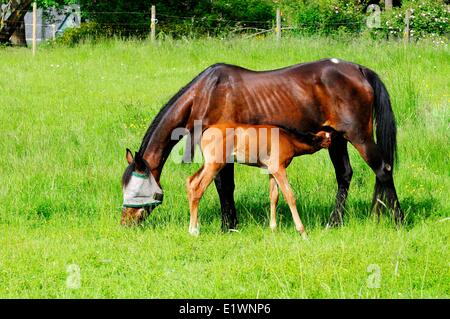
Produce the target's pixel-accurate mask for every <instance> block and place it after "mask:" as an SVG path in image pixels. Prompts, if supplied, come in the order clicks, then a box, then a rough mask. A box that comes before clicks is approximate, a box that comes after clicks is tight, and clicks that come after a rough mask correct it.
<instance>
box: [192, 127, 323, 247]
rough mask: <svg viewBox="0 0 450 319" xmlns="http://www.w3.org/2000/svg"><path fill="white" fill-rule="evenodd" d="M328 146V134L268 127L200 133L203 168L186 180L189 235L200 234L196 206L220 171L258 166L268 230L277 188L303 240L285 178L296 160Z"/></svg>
mask: <svg viewBox="0 0 450 319" xmlns="http://www.w3.org/2000/svg"><path fill="white" fill-rule="evenodd" d="M330 144H331V133H329V132H325V131H320V132H318V133H317V134H312V133H302V132H292V131H288V130H285V129H281V128H279V127H276V126H271V125H247V124H234V123H233V124H219V125H211V126H209V127H208V128H206V129H205V130H204V131H203V135H202V137H201V140H200V146H201V149H202V152H203V156H204V160H205V162H204V164H203V166H202V167H201V168H200V170H199V171H198V172H196V173H195V174H194V175H192V176H191V177H189V178H188V179H187V182H186V188H187V193H188V198H189V209H190V213H191V218H190V224H189V233H190V234H191V235H194V236H196V235H198V234H199V232H200V231H199V225H198V205H199V202H200V199H201V198H202V196H203V194H204V192H205V190H206V188H207V187H208V185H209V184H210V183H211V182H212V180H213V179H214V177H215V176H216V175H217V174H218V173H219V172H220V170H221V169H222V168H223V167H224V166H225V165H226V164H227V163H230V162H237V163H242V164H246V165H251V166H258V167H261V168H265V169H267V170H268V173H269V177H270V228H271V229H272V230H274V229H275V228H276V205H277V203H278V187H279V188H280V189H281V192H282V193H283V196H284V198H285V199H286V202H287V203H288V205H289V208H290V210H291V213H292V218H293V219H294V223H295V228H296V230H297V231H298V232H299V233H300V235H301V236H302V237H303V238H304V239H306V238H307V235H306V232H305V227H304V226H303V224H302V221H301V219H300V216H299V215H298V212H297V207H296V203H295V197H294V194H293V192H292V190H291V188H290V185H289V182H288V180H287V176H286V168H287V167H288V166H289V164H290V163H291V161H292V158H294V157H295V156H300V155H303V154H312V153H314V152H316V151H318V150H320V149H322V148H328V147H329V146H330Z"/></svg>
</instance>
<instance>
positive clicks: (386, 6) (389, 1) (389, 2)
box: [384, 0, 392, 11]
mask: <svg viewBox="0 0 450 319" xmlns="http://www.w3.org/2000/svg"><path fill="white" fill-rule="evenodd" d="M384 9H385V10H386V11H388V10H392V0H384Z"/></svg>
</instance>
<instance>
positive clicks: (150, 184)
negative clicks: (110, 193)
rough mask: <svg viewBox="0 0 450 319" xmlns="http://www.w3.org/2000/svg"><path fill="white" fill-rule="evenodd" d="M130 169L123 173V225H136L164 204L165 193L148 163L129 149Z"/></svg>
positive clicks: (127, 154)
mask: <svg viewBox="0 0 450 319" xmlns="http://www.w3.org/2000/svg"><path fill="white" fill-rule="evenodd" d="M126 159H127V162H128V167H127V169H126V170H125V172H124V173H123V177H122V189H123V209H122V220H121V224H122V225H130V224H131V225H133V224H134V225H136V224H139V223H141V222H142V221H144V220H145V218H147V216H149V215H150V213H151V212H152V211H153V209H155V207H156V206H158V205H159V204H161V203H162V200H163V191H162V189H161V187H160V185H159V184H158V183H157V182H156V180H155V178H154V176H153V175H152V173H151V170H150V167H149V166H148V163H147V161H146V160H145V159H144V158H143V157H142V155H141V154H139V153H138V152H136V153H135V155H134V157H133V155H132V154H131V151H130V150H129V149H127V153H126Z"/></svg>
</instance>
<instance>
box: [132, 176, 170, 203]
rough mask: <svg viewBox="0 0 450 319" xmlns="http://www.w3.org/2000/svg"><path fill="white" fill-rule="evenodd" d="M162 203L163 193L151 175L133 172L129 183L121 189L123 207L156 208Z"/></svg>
mask: <svg viewBox="0 0 450 319" xmlns="http://www.w3.org/2000/svg"><path fill="white" fill-rule="evenodd" d="M162 201H163V191H162V189H161V187H159V185H158V183H157V182H156V180H155V178H154V177H153V175H152V174H151V173H149V174H148V175H147V174H139V173H137V172H133V173H132V174H131V178H130V181H129V182H128V184H127V185H125V186H124V187H123V206H124V207H133V208H141V207H149V206H153V207H155V206H158V205H159V204H161V203H162Z"/></svg>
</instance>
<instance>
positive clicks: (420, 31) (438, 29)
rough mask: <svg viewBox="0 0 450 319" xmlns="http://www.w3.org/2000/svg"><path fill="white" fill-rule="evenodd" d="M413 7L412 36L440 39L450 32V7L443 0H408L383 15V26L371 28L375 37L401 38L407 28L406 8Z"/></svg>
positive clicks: (415, 37)
mask: <svg viewBox="0 0 450 319" xmlns="http://www.w3.org/2000/svg"><path fill="white" fill-rule="evenodd" d="M407 9H412V15H411V18H410V28H411V38H412V39H423V38H429V37H431V38H434V39H436V40H438V39H439V38H440V37H444V36H446V35H448V34H449V32H450V24H449V19H450V8H449V7H448V6H447V5H446V4H445V2H444V1H443V0H407V1H404V2H403V5H402V7H401V8H394V9H393V10H392V11H390V12H383V13H382V15H381V19H382V20H381V21H382V23H381V28H378V29H373V30H371V33H372V35H373V36H375V37H383V38H386V37H391V38H401V37H402V36H403V33H404V30H405V15H406V10H407Z"/></svg>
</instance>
